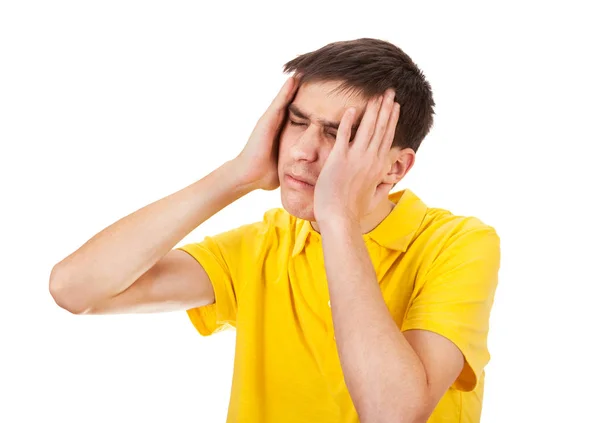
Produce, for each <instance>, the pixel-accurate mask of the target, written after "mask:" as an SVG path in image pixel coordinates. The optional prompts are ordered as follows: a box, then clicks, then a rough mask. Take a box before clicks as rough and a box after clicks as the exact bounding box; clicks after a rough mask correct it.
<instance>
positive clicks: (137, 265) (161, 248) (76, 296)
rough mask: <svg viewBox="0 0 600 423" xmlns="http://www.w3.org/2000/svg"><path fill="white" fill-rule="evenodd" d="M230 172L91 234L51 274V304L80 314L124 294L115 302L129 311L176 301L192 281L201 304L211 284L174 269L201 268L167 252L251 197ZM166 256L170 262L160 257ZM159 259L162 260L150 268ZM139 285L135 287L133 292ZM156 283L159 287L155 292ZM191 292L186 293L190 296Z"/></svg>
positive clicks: (226, 168)
mask: <svg viewBox="0 0 600 423" xmlns="http://www.w3.org/2000/svg"><path fill="white" fill-rule="evenodd" d="M235 169H236V164H235V162H227V163H225V164H224V165H223V166H221V167H219V168H217V169H216V170H215V171H213V172H211V173H210V174H208V175H207V176H206V177H204V178H202V179H200V180H199V181H197V182H195V183H193V184H192V185H190V186H188V187H186V188H184V189H182V190H180V191H177V192H175V193H174V194H171V195H169V196H167V197H165V198H163V199H161V200H159V201H156V202H154V203H152V204H149V205H147V206H145V207H143V208H142V209H140V210H138V211H136V212H134V213H132V214H130V215H128V216H126V217H124V218H122V219H120V220H118V221H117V222H115V223H114V224H112V225H111V226H109V227H107V228H105V229H104V230H102V231H101V232H99V233H98V234H96V235H95V236H94V237H93V238H91V239H90V240H89V241H87V242H86V243H85V244H84V245H83V246H82V247H80V248H79V249H78V250H77V251H75V252H74V253H73V254H71V255H70V256H68V257H66V258H65V259H64V260H62V261H61V262H60V263H58V264H57V265H56V266H54V268H53V269H52V273H51V276H50V292H51V294H52V296H53V298H54V299H55V301H56V303H57V304H58V305H59V306H61V307H63V308H65V309H67V310H69V311H71V312H72V313H77V314H80V313H86V312H94V309H104V308H106V306H105V307H101V305H102V304H106V303H107V302H108V301H110V300H111V299H114V298H116V297H117V296H119V295H120V294H121V293H123V294H125V293H127V294H126V295H124V296H121V297H120V299H119V300H117V301H116V302H117V303H123V302H125V303H128V304H130V305H131V306H133V305H134V303H135V304H138V305H142V304H145V303H157V302H161V300H163V301H168V300H170V301H176V300H177V299H181V298H182V294H183V295H185V291H187V289H188V288H191V287H193V286H194V283H195V282H197V281H202V282H200V283H199V284H198V285H200V286H199V287H197V288H196V297H197V298H195V299H192V298H190V300H191V301H192V302H200V303H203V302H206V301H207V300H210V298H211V295H212V294H211V291H210V289H209V288H210V284H209V283H208V278H207V277H206V276H205V273H204V272H202V271H201V270H199V269H196V270H195V273H194V274H193V275H190V272H187V273H186V274H188V275H190V277H187V278H178V277H177V276H180V275H178V274H177V271H178V270H177V269H180V270H181V271H183V269H184V268H185V267H181V266H180V265H182V264H184V263H185V264H187V266H186V267H187V268H188V269H189V268H193V267H192V266H194V265H195V266H196V267H200V266H197V264H195V263H192V262H191V261H192V260H193V259H191V258H189V257H183V256H182V255H185V254H186V253H185V252H183V251H179V252H176V251H173V252H172V253H169V252H170V251H171V249H172V248H173V247H174V246H175V244H177V242H179V241H180V240H181V239H183V238H184V237H185V236H186V235H187V234H188V233H189V232H191V231H192V230H193V229H194V228H196V227H197V226H198V225H200V224H201V223H202V222H204V221H205V220H207V219H208V218H209V217H211V216H212V215H213V214H215V213H216V212H218V211H219V210H221V209H222V208H224V207H225V206H227V205H228V204H230V203H231V202H233V201H235V200H236V199H238V198H240V197H241V196H243V195H244V194H246V193H247V192H249V191H250V188H249V187H248V186H247V185H243V184H241V183H240V182H239V181H240V178H239V177H238V176H237V174H236V173H235ZM167 253H169V254H170V255H169V258H166V257H165V256H166V255H167ZM163 257H164V258H165V260H162V261H161V263H160V265H159V266H157V267H156V268H155V267H154V266H155V265H156V264H157V263H158V262H159V260H161V259H162V258H163ZM190 263H191V265H190ZM194 276H195V277H194ZM138 280H139V282H140V283H139V284H136V287H135V288H133V287H132V285H133V284H134V282H136V281H138ZM156 281H158V282H157V284H158V286H154V284H155V282H156ZM178 281H179V283H181V285H182V286H180V287H179V288H177V287H176V286H173V287H172V289H171V290H170V291H169V290H168V285H169V283H177V282H178ZM144 288H147V289H144ZM177 290H179V291H180V292H179V293H178V294H177V295H175V297H173V294H175V293H176V292H177ZM151 291H153V292H151ZM181 291H183V292H181ZM194 292H195V291H194V290H191V291H189V294H192V293H194ZM150 296H154V299H150ZM182 305H183V304H182ZM113 306H116V304H113ZM111 307H112V306H111ZM111 307H109V308H111Z"/></svg>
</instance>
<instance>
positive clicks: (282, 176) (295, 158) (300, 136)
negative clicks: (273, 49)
mask: <svg viewBox="0 0 600 423" xmlns="http://www.w3.org/2000/svg"><path fill="white" fill-rule="evenodd" d="M339 84H340V83H339V82H311V83H306V84H303V85H302V86H300V88H299V89H298V92H297V93H296V97H295V98H294V100H293V101H292V103H291V104H290V107H289V112H288V115H287V121H286V122H284V127H283V129H282V132H281V137H280V144H279V161H278V174H279V181H280V186H281V201H282V204H283V207H284V208H285V209H286V210H287V211H288V212H289V213H290V214H292V215H294V216H296V217H298V218H300V219H305V220H311V221H314V220H315V219H314V214H313V195H314V186H315V184H316V182H317V178H318V177H319V174H320V173H321V169H322V168H323V165H324V164H325V161H326V160H327V157H328V156H329V153H330V152H331V149H332V148H333V145H334V143H335V137H336V134H337V123H339V121H340V120H341V118H342V116H343V114H344V111H345V110H346V109H347V108H348V107H356V110H357V112H358V113H357V117H358V119H356V122H360V118H361V117H362V114H363V113H364V110H365V108H366V105H367V99H365V98H363V97H362V96H360V95H358V94H347V93H345V94H342V93H334V92H332V90H333V89H335V88H336V87H338V85H339Z"/></svg>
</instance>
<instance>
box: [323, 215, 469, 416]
mask: <svg viewBox="0 0 600 423" xmlns="http://www.w3.org/2000/svg"><path fill="white" fill-rule="evenodd" d="M320 228H321V233H322V237H323V252H324V258H325V269H326V272H327V281H328V284H329V291H330V298H331V310H332V316H333V324H334V329H335V333H336V342H337V345H338V351H339V356H340V362H341V365H342V369H343V372H344V377H345V381H346V385H347V387H348V391H349V393H350V395H351V397H352V400H353V402H354V405H355V407H356V409H357V412H358V414H359V416H360V420H361V422H365V423H371V422H425V421H426V420H427V418H428V416H429V415H430V414H431V412H432V411H433V409H434V407H435V405H436V404H437V403H438V401H439V400H440V398H441V396H442V395H443V394H444V392H445V391H446V390H447V389H448V388H449V387H450V385H451V384H452V383H453V381H454V380H455V379H456V377H457V376H458V374H459V373H460V370H461V369H462V367H463V363H464V359H463V356H462V354H461V352H460V351H459V349H458V348H457V347H456V346H455V345H454V344H453V343H452V342H450V341H449V340H447V339H446V338H444V337H442V336H440V335H437V334H434V333H432V332H428V331H417V330H415V331H408V332H406V334H403V333H402V332H401V331H400V329H399V328H398V326H397V325H396V323H395V322H394V320H393V319H392V317H391V315H390V313H389V311H388V309H387V306H386V304H385V302H384V300H383V297H382V295H381V291H380V288H379V284H378V282H377V279H376V276H375V271H374V269H373V265H372V263H371V260H370V257H369V254H368V252H367V249H366V247H365V244H364V240H363V238H362V235H361V231H360V227H359V226H358V225H353V224H352V223H350V222H348V221H340V220H338V221H336V223H329V224H327V223H326V224H321V225H320Z"/></svg>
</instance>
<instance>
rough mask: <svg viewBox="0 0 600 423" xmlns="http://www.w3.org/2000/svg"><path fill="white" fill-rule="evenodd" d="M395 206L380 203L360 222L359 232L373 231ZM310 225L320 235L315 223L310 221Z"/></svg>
mask: <svg viewBox="0 0 600 423" xmlns="http://www.w3.org/2000/svg"><path fill="white" fill-rule="evenodd" d="M395 206H396V204H395V203H393V202H392V201H390V200H386V201H382V202H381V204H380V205H379V206H377V207H376V208H375V209H374V210H373V211H372V212H371V213H369V214H368V215H366V216H364V217H363V219H362V220H361V221H360V230H361V232H362V233H363V234H366V233H368V232H371V231H372V230H373V229H375V228H376V227H377V226H378V225H379V224H380V223H381V222H382V221H383V220H384V219H385V218H386V217H387V216H388V215H389V214H390V213H391V212H392V210H393V209H394V207H395ZM310 224H311V226H312V227H313V229H314V230H315V231H317V232H319V233H321V231H320V229H319V224H318V223H317V222H313V221H311V222H310Z"/></svg>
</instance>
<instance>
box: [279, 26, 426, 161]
mask: <svg viewBox="0 0 600 423" xmlns="http://www.w3.org/2000/svg"><path fill="white" fill-rule="evenodd" d="M283 70H284V72H285V73H290V72H295V73H299V74H301V78H300V84H302V83H307V82H325V81H342V83H341V85H340V86H339V87H337V89H336V91H351V92H358V93H359V94H362V95H363V96H364V97H365V98H366V99H369V98H372V97H374V96H376V95H380V94H383V93H384V92H385V90H386V89H388V88H394V89H395V90H396V99H395V100H396V101H397V102H398V103H400V119H399V120H398V125H397V127H396V134H395V136H394V142H393V146H398V147H400V148H412V149H413V150H414V151H415V152H416V151H417V150H418V148H419V146H420V145H421V142H422V141H423V139H424V138H425V136H426V135H427V134H428V133H429V130H430V129H431V127H432V126H433V115H434V114H435V112H434V111H433V107H434V106H435V102H434V101H433V95H432V93H431V85H430V84H429V82H427V80H426V79H425V76H424V75H423V73H422V72H421V70H420V69H419V68H418V67H417V65H416V64H415V63H414V62H413V61H412V59H411V58H410V57H409V56H408V55H407V54H406V53H404V52H403V51H402V50H401V49H400V48H398V47H396V46H395V45H393V44H391V43H389V42H387V41H383V40H378V39H374V38H360V39H356V40H350V41H338V42H334V43H330V44H327V45H326V46H324V47H321V48H320V49H318V50H315V51H312V52H310V53H306V54H302V55H300V56H298V57H296V58H295V59H292V60H290V61H289V62H287V63H286V64H285V65H284V66H283Z"/></svg>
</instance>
